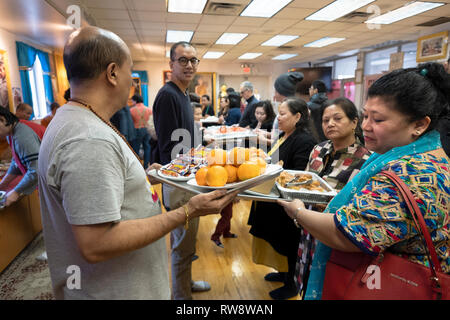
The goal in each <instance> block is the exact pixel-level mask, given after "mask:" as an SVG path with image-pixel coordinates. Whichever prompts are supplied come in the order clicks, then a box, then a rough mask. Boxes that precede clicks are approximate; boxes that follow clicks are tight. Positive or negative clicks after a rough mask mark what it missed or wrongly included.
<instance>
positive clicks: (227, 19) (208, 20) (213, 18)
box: [202, 14, 237, 25]
mask: <svg viewBox="0 0 450 320" xmlns="http://www.w3.org/2000/svg"><path fill="white" fill-rule="evenodd" d="M236 18H237V17H235V16H219V15H213V14H205V15H203V16H202V23H205V24H221V25H230V24H232V23H233V22H234V21H235V20H236Z"/></svg>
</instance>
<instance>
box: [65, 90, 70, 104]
mask: <svg viewBox="0 0 450 320" xmlns="http://www.w3.org/2000/svg"><path fill="white" fill-rule="evenodd" d="M69 99H70V88H69V89H67V90H66V91H65V92H64V100H66V101H69Z"/></svg>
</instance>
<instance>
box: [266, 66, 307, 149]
mask: <svg viewBox="0 0 450 320" xmlns="http://www.w3.org/2000/svg"><path fill="white" fill-rule="evenodd" d="M303 78H304V75H303V73H301V72H297V71H293V72H286V73H283V74H281V75H280V76H278V78H277V79H276V80H275V82H274V89H275V94H274V96H273V100H274V101H275V102H276V103H282V102H283V101H284V100H286V98H287V97H294V96H295V92H296V89H297V86H298V84H299V83H300V82H301V81H302V80H303ZM279 133H280V132H279V128H278V115H276V117H275V119H274V120H273V124H272V131H271V132H269V131H266V132H264V131H259V132H258V141H259V142H260V143H263V144H265V145H267V146H270V145H272V143H273V141H274V140H276V139H277V137H278V135H279Z"/></svg>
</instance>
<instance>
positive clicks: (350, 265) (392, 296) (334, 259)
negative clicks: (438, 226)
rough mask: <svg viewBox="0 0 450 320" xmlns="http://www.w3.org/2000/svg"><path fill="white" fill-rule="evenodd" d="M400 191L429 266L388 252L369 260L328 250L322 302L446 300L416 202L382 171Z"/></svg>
mask: <svg viewBox="0 0 450 320" xmlns="http://www.w3.org/2000/svg"><path fill="white" fill-rule="evenodd" d="M381 174H382V175H384V176H386V177H388V178H389V179H390V180H392V182H393V183H394V184H395V186H396V187H397V188H398V189H399V190H400V193H401V194H402V196H403V198H404V199H405V201H406V204H407V206H408V208H409V211H410V212H411V215H412V217H413V218H414V222H415V224H416V227H417V228H418V230H421V233H422V236H423V237H424V239H425V242H426V247H427V248H428V253H427V257H428V261H429V265H430V266H429V267H426V266H423V265H421V264H418V263H414V262H412V261H409V260H407V259H405V258H402V257H400V256H397V255H394V254H392V253H389V252H383V253H380V254H379V255H378V256H377V257H375V258H374V257H372V256H369V255H367V254H363V253H348V252H342V251H338V250H332V252H331V256H330V259H329V261H328V263H327V266H326V272H325V280H324V286H323V290H322V299H324V300H435V299H443V300H449V298H450V297H449V288H450V275H448V274H445V273H443V272H442V269H441V265H440V263H439V260H438V256H437V254H436V250H435V248H434V245H433V242H432V240H431V236H430V234H429V232H428V229H427V227H426V224H425V220H424V219H423V216H422V214H421V212H420V209H419V207H418V206H417V203H416V200H415V199H414V196H413V195H412V193H411V191H410V190H409V189H408V187H407V186H406V185H405V183H404V182H403V181H402V180H401V179H400V178H399V177H398V176H397V175H396V174H395V173H393V172H391V171H382V172H381Z"/></svg>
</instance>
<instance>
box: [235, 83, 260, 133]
mask: <svg viewBox="0 0 450 320" xmlns="http://www.w3.org/2000/svg"><path fill="white" fill-rule="evenodd" d="M239 92H240V93H241V97H242V98H244V99H245V100H246V101H247V106H246V107H245V110H244V113H243V114H242V117H241V121H239V126H240V127H243V128H245V127H248V126H250V124H251V123H252V122H254V121H255V120H256V117H255V104H256V103H258V102H259V100H258V99H256V98H255V96H254V95H253V84H252V83H251V82H249V81H244V82H242V83H241V87H240V91H239Z"/></svg>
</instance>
